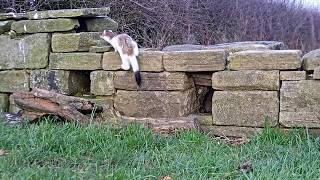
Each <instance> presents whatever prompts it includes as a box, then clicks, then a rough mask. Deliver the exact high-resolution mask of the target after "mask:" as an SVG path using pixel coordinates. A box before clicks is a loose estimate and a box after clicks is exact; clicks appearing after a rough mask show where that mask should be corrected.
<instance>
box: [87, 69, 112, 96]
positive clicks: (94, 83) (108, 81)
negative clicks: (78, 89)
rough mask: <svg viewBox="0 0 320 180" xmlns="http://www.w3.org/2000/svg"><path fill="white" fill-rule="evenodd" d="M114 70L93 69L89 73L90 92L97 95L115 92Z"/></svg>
mask: <svg viewBox="0 0 320 180" xmlns="http://www.w3.org/2000/svg"><path fill="white" fill-rule="evenodd" d="M113 79H114V72H108V71H93V72H91V74H90V80H91V88H90V89H91V93H92V94H94V95H97V96H104V95H112V94H114V93H115V91H116V90H115V88H114V80H113Z"/></svg>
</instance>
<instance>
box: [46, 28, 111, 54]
mask: <svg viewBox="0 0 320 180" xmlns="http://www.w3.org/2000/svg"><path fill="white" fill-rule="evenodd" d="M100 35H101V33H99V32H83V33H72V34H53V36H52V52H75V51H89V49H90V47H91V46H105V45H108V43H107V42H106V41H105V40H103V39H101V38H100Z"/></svg>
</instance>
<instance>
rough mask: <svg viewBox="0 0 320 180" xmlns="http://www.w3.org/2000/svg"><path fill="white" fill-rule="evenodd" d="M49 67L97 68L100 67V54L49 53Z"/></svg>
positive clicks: (65, 68)
mask: <svg viewBox="0 0 320 180" xmlns="http://www.w3.org/2000/svg"><path fill="white" fill-rule="evenodd" d="M49 59H50V63H49V68H50V69H64V70H97V69H101V67H102V66H101V59H102V54H97V53H51V54H50V58H49Z"/></svg>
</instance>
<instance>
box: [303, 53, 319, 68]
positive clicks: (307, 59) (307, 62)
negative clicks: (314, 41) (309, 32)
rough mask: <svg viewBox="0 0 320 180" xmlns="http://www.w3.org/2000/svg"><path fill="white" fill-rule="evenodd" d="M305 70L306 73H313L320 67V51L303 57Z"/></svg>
mask: <svg viewBox="0 0 320 180" xmlns="http://www.w3.org/2000/svg"><path fill="white" fill-rule="evenodd" d="M302 59H303V69H304V70H306V71H312V70H314V69H315V68H316V67H318V66H320V49H316V50H313V51H310V52H308V53H307V54H305V55H304V56H303V58H302Z"/></svg>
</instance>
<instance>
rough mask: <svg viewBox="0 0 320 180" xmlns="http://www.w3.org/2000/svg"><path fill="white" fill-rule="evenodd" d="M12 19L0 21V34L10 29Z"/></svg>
mask: <svg viewBox="0 0 320 180" xmlns="http://www.w3.org/2000/svg"><path fill="white" fill-rule="evenodd" d="M12 23H13V21H0V35H1V34H3V33H5V32H8V31H10V29H11V24H12Z"/></svg>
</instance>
